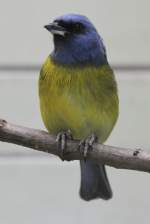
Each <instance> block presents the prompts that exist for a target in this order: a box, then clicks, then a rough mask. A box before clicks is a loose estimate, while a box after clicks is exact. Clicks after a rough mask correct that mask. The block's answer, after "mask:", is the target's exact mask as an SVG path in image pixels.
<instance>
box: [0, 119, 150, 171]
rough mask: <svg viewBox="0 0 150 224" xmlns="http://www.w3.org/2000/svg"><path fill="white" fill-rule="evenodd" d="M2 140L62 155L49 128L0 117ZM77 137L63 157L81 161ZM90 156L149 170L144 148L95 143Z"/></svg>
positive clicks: (149, 160)
mask: <svg viewBox="0 0 150 224" xmlns="http://www.w3.org/2000/svg"><path fill="white" fill-rule="evenodd" d="M0 141H3V142H9V143H14V144H17V145H21V146H25V147H28V148H32V149H35V150H37V151H43V152H47V153H51V154H54V155H56V156H59V157H60V158H61V152H60V150H59V148H58V145H57V142H56V136H53V135H50V134H49V133H48V132H46V131H42V130H37V129H32V128H27V127H23V126H18V125H15V124H11V123H8V122H7V121H5V120H2V119H0ZM78 144H79V141H78V140H73V141H68V142H67V150H66V153H65V156H64V160H67V161H70V160H81V159H83V156H82V155H81V153H80V152H79V150H78ZM87 159H91V160H93V161H95V162H96V163H101V164H106V165H109V166H112V167H115V168H120V169H131V170H137V171H144V172H150V152H149V151H145V150H142V149H126V148H120V147H113V146H108V145H101V144H94V147H93V150H92V151H91V152H89V153H88V155H87Z"/></svg>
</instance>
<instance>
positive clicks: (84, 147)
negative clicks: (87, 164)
mask: <svg viewBox="0 0 150 224" xmlns="http://www.w3.org/2000/svg"><path fill="white" fill-rule="evenodd" d="M96 141H97V137H96V135H95V134H92V135H90V136H89V137H87V138H86V139H84V140H81V142H80V143H79V151H80V153H81V154H82V155H83V157H84V161H86V158H87V154H88V152H89V151H91V150H92V149H93V147H92V146H93V144H94V143H95V142H96Z"/></svg>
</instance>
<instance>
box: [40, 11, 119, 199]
mask: <svg viewBox="0 0 150 224" xmlns="http://www.w3.org/2000/svg"><path fill="white" fill-rule="evenodd" d="M45 28H46V29H47V30H48V31H50V32H51V33H52V34H53V37H54V50H53V51H52V53H51V54H50V55H49V56H48V58H47V59H46V61H45V63H44V64H43V66H42V68H41V72H40V79H39V97H40V108H41V114H42V118H43V121H44V124H45V126H46V128H47V129H48V131H49V132H50V133H53V134H58V133H59V134H58V138H57V140H59V142H60V143H61V149H62V150H65V140H66V138H67V137H69V136H70V131H71V133H72V135H73V137H74V138H75V139H84V141H81V144H80V146H79V148H80V150H81V151H83V153H84V155H85V156H86V154H87V153H88V150H89V148H91V147H92V144H93V143H94V142H95V141H96V139H97V141H98V142H99V143H103V142H104V141H106V139H107V138H108V136H109V135H110V133H111V131H112V129H113V127H114V125H115V123H116V120H117V117H118V95H117V84H116V81H115V78H114V74H113V71H112V69H111V67H110V66H109V64H108V60H107V56H106V50H105V47H104V44H103V41H102V39H101V37H100V35H99V34H98V32H97V30H96V28H95V27H94V25H93V24H92V23H91V22H90V21H89V19H88V18H87V17H85V16H82V15H78V14H67V15H63V16H60V17H58V18H56V19H55V20H54V21H53V23H50V24H49V25H46V26H45ZM68 130H69V131H68ZM67 133H68V134H67ZM80 165H81V186H80V196H81V198H83V199H84V200H87V201H88V200H91V199H95V198H102V199H105V200H107V199H109V198H111V197H112V190H111V187H110V184H109V181H108V178H107V174H106V171H105V167H104V165H98V164H95V163H94V162H92V161H90V160H88V159H87V160H86V161H80Z"/></svg>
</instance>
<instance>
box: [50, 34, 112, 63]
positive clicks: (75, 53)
mask: <svg viewBox="0 0 150 224" xmlns="http://www.w3.org/2000/svg"><path fill="white" fill-rule="evenodd" d="M54 45H55V48H54V50H53V52H52V53H51V55H50V56H51V58H52V60H53V61H54V62H55V63H58V64H62V65H74V66H78V65H79V66H82V65H93V66H100V65H104V64H107V63H108V62H107V57H106V51H105V47H104V45H103V42H102V40H101V38H100V36H99V35H95V36H94V38H93V36H92V35H89V36H86V38H85V37H84V36H80V38H76V37H72V38H70V39H69V38H68V39H67V38H63V37H59V36H54Z"/></svg>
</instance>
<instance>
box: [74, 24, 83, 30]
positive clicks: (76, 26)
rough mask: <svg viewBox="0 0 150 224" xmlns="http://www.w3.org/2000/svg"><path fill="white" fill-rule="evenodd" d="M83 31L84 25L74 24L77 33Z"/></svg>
mask: <svg viewBox="0 0 150 224" xmlns="http://www.w3.org/2000/svg"><path fill="white" fill-rule="evenodd" d="M82 30H83V25H82V24H81V23H75V24H74V31H75V32H81V31H82Z"/></svg>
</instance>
